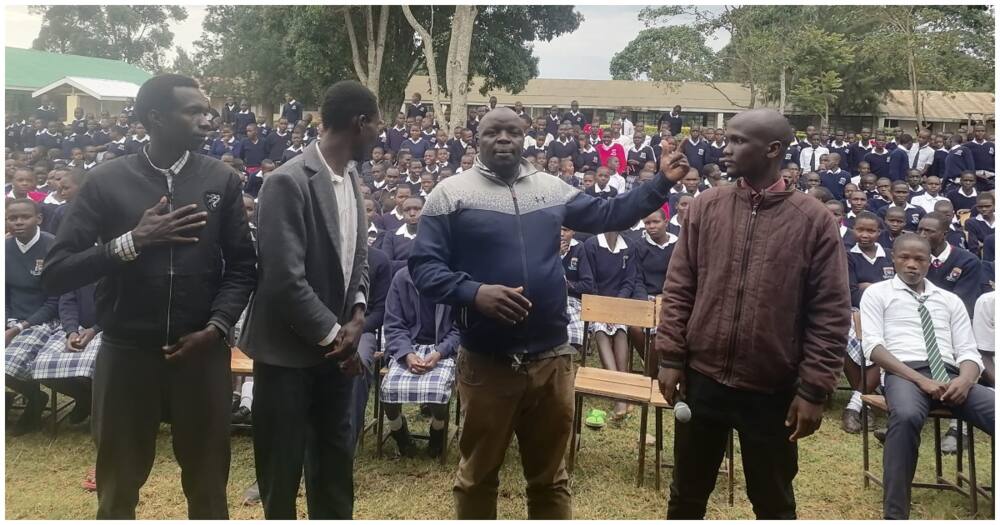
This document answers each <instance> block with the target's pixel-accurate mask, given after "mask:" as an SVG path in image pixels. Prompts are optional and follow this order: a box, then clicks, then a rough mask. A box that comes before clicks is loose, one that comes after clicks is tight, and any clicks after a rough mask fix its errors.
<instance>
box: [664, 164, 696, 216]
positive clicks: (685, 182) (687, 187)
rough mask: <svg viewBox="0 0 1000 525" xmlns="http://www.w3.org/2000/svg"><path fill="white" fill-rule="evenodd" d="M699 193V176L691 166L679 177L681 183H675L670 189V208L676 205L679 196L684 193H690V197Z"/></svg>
mask: <svg viewBox="0 0 1000 525" xmlns="http://www.w3.org/2000/svg"><path fill="white" fill-rule="evenodd" d="M700 194H701V177H700V176H699V175H698V172H697V171H696V170H695V169H694V168H692V169H689V170H688V172H687V175H684V178H683V179H681V183H680V184H677V185H675V186H674V187H673V189H671V190H670V200H669V201H668V202H669V203H670V208H671V209H674V208H676V207H677V203H678V202H679V201H680V198H681V197H682V196H684V195H690V196H691V197H692V198H694V197H697V196H698V195H700Z"/></svg>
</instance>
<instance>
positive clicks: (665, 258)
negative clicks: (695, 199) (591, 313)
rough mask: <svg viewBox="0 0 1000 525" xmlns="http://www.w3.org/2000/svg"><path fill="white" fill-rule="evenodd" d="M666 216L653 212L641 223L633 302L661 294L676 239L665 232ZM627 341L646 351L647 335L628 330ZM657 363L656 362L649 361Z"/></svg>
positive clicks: (641, 330)
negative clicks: (642, 226)
mask: <svg viewBox="0 0 1000 525" xmlns="http://www.w3.org/2000/svg"><path fill="white" fill-rule="evenodd" d="M666 217H667V214H666V213H664V212H663V210H656V211H654V212H653V213H650V214H649V215H647V216H646V218H644V219H643V220H642V223H643V225H644V226H645V228H644V229H643V230H642V234H641V235H640V236H639V239H638V240H636V242H635V286H634V290H633V296H632V297H633V299H640V300H643V301H645V300H650V301H652V300H655V299H656V297H657V296H659V295H662V294H663V281H664V280H666V277H667V266H669V265H670V256H671V255H673V253H674V245H676V243H677V236H676V235H674V234H672V233H670V232H668V231H667V219H666ZM628 334H629V340H630V341H631V342H632V345H634V346H635V347H636V348H637V349H639V350H640V352H641V351H642V349H644V348H645V347H646V334H645V333H643V329H642V328H640V327H638V326H630V327H629V328H628ZM649 361H650V362H652V363H658V362H659V360H658V359H650V360H649Z"/></svg>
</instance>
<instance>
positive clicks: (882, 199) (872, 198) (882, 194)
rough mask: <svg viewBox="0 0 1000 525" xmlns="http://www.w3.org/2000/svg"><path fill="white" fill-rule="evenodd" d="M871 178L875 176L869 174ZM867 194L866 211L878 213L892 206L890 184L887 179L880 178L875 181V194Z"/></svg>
mask: <svg viewBox="0 0 1000 525" xmlns="http://www.w3.org/2000/svg"><path fill="white" fill-rule="evenodd" d="M871 175H872V176H873V177H874V176H875V174H874V173H873V174H871ZM866 193H868V195H869V197H868V210H869V211H873V212H875V213H878V211H879V210H880V209H882V208H884V207H886V206H888V205H890V204H892V182H891V181H890V180H889V178H888V177H881V178H879V179H877V180H876V181H875V192H874V194H872V193H871V192H866Z"/></svg>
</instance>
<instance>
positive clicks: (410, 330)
mask: <svg viewBox="0 0 1000 525" xmlns="http://www.w3.org/2000/svg"><path fill="white" fill-rule="evenodd" d="M452 319H453V318H452V308H451V307H450V306H448V305H443V304H434V303H432V302H431V301H430V300H428V299H425V298H423V297H420V295H419V294H418V293H417V288H416V286H414V285H413V279H412V278H411V277H410V270H409V269H408V268H405V267H404V268H402V269H400V270H399V271H398V272H396V274H395V276H393V278H392V284H391V285H390V286H389V295H388V297H387V298H386V303H385V329H384V334H385V340H386V349H385V352H386V357H387V358H388V359H387V360H388V361H389V373H388V374H386V376H385V379H384V380H383V381H382V391H381V393H380V396H381V400H382V406H383V407H384V408H385V416H386V419H387V424H388V427H389V431H390V433H389V435H391V436H392V438H393V440H394V441H395V442H396V445H397V446H398V447H399V452H400V454H402V455H403V456H405V457H412V456H414V455H415V452H416V450H415V448H416V447H415V446H414V444H413V440H412V439H411V438H410V433H409V429H408V427H407V424H406V418H404V417H403V414H402V410H401V405H402V403H421V404H428V405H429V407H430V412H431V424H430V426H431V428H430V439H429V440H428V445H427V453H428V455H429V456H431V457H437V456H440V455H441V453H442V452H443V451H444V444H445V440H446V438H447V436H446V435H445V428H444V425H445V421H446V420H447V418H448V401H449V400H450V399H451V393H452V388H453V386H454V384H455V360H454V358H453V356H454V355H455V354H456V352H457V350H458V343H459V334H458V327H457V326H456V325H455V323H454V322H453V320H452Z"/></svg>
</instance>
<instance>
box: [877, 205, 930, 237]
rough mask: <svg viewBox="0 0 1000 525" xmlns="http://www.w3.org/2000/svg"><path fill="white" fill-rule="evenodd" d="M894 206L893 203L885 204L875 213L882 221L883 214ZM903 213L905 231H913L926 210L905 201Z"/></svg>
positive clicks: (883, 218) (925, 213)
mask: <svg viewBox="0 0 1000 525" xmlns="http://www.w3.org/2000/svg"><path fill="white" fill-rule="evenodd" d="M894 207H896V205H895V204H888V205H886V206H883V207H881V208H879V209H878V211H876V212H875V213H876V214H877V215H878V216H879V217H881V218H882V220H883V221H884V220H885V214H886V213H887V212H888V211H889V208H894ZM903 215H905V216H906V222H905V223H904V225H903V229H904V230H906V231H911V232H915V231H917V225H918V224H920V219H923V218H924V215H927V212H926V211H924V209H923V208H921V207H920V206H917V205H914V204H910V203H906V208H905V209H904V210H903Z"/></svg>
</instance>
